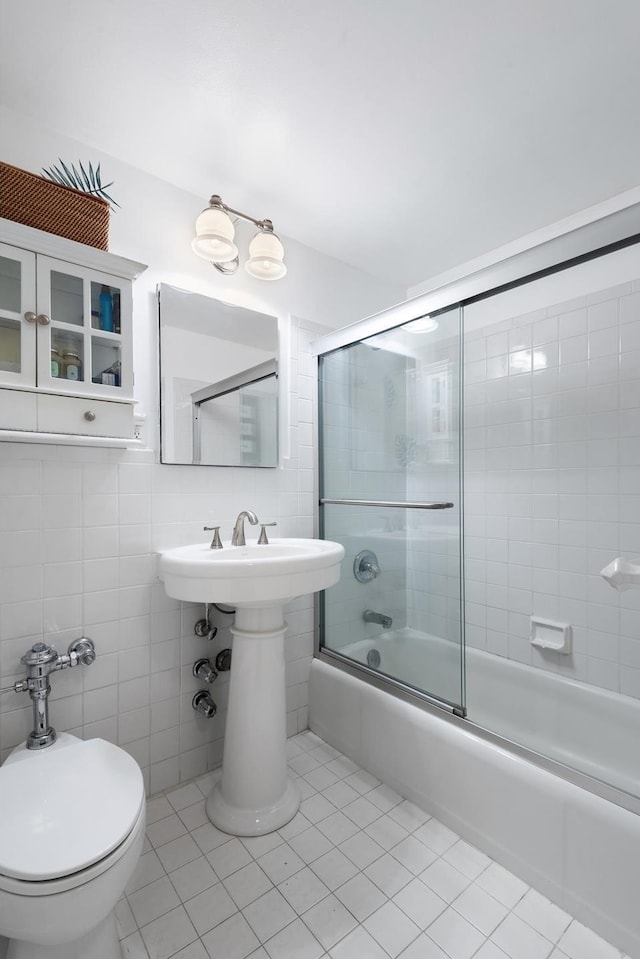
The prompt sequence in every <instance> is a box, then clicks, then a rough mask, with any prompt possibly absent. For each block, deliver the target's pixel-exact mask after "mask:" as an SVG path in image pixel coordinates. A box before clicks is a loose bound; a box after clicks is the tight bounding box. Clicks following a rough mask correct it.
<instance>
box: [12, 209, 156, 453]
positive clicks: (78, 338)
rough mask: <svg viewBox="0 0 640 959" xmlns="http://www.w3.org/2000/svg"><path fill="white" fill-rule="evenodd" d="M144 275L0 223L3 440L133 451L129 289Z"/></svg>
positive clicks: (138, 267)
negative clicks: (130, 448)
mask: <svg viewBox="0 0 640 959" xmlns="http://www.w3.org/2000/svg"><path fill="white" fill-rule="evenodd" d="M144 269H145V267H144V266H143V264H141V263H134V262H132V261H130V260H124V259H122V257H117V256H113V255H111V254H109V253H105V252H103V251H101V250H95V249H93V248H92V247H87V246H84V245H82V244H80V243H74V242H73V241H71V240H65V239H62V238H60V237H57V236H54V235H52V234H49V233H42V232H41V231H40V230H33V229H31V228H30V227H24V226H21V225H19V224H16V223H12V222H10V221H8V220H0V440H1V439H12V440H33V441H35V442H37V441H41V442H42V441H47V438H48V441H50V442H55V441H58V442H62V439H61V437H62V436H65V437H66V440H65V441H66V442H73V441H76V442H79V443H82V442H94V443H98V442H99V444H100V445H119V446H123V445H129V443H131V444H132V445H133V443H134V440H133V404H134V401H133V355H132V320H133V304H132V282H133V279H134V278H135V277H136V276H138V275H139V274H140V273H141V272H142V271H143V270H144ZM17 434H22V435H17Z"/></svg>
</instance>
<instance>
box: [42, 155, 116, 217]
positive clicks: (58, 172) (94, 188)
mask: <svg viewBox="0 0 640 959" xmlns="http://www.w3.org/2000/svg"><path fill="white" fill-rule="evenodd" d="M58 161H59V163H60V167H62V169H60V167H57V166H52V167H51V169H49V170H47V169H46V167H43V168H42V172H43V173H44V175H45V177H46V178H47V179H48V180H53V182H54V183H60V184H61V185H62V186H70V187H73V189H74V190H80V191H81V192H82V193H91V194H92V195H93V196H97V197H100V199H102V200H107V201H108V202H109V203H110V204H111V209H113V207H114V205H115V206H120V204H119V203H116V201H115V200H114V199H113V197H112V196H109V194H108V193H107V189H108V188H109V187H110V186H113V180H112V181H111V183H107V184H106V185H105V186H103V185H102V181H101V178H100V164H98V166H97V167H96V168H95V170H94V168H93V165H92V164H91V163H90V164H89V172H88V173H87V171H86V170H85V168H84V167H83V165H82V161H81V160H78V166H79V167H80V170H77V169H76V165H75V163H72V164H71V169H69V167H68V166H67V165H66V163H65V162H64V160H61V159H60V157H58Z"/></svg>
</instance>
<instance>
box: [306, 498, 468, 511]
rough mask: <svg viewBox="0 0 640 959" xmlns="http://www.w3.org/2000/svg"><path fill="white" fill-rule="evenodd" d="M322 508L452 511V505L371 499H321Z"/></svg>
mask: <svg viewBox="0 0 640 959" xmlns="http://www.w3.org/2000/svg"><path fill="white" fill-rule="evenodd" d="M320 504H321V505H322V506H387V507H391V509H453V507H454V504H453V503H397V502H391V501H389V500H373V499H321V500H320Z"/></svg>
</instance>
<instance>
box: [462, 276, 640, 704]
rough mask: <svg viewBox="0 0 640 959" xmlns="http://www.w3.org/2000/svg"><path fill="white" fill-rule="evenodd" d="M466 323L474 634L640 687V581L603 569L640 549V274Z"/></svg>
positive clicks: (619, 684) (537, 658)
mask: <svg viewBox="0 0 640 959" xmlns="http://www.w3.org/2000/svg"><path fill="white" fill-rule="evenodd" d="M487 303H488V301H487ZM483 309H484V311H485V315H486V313H487V304H486V303H485V304H484V306H483ZM465 323H466V324H468V325H467V329H470V330H471V331H470V332H467V334H466V337H465V355H466V367H465V372H466V388H465V447H466V463H465V489H466V498H465V523H466V530H467V536H466V548H465V560H466V586H467V632H466V635H467V642H468V643H469V644H470V645H472V646H476V647H478V648H481V649H486V650H488V651H489V652H492V653H495V654H497V655H500V656H508V657H509V658H511V659H514V660H518V661H520V662H524V663H527V664H530V665H533V666H536V667H539V668H541V669H547V670H552V671H554V672H558V673H563V674H565V675H568V676H571V677H573V678H575V679H579V680H581V681H583V682H587V683H592V684H594V685H597V686H601V687H604V688H606V689H611V690H614V691H618V692H621V693H624V694H626V695H628V696H635V697H639V696H640V593H639V592H638V591H634V590H631V591H629V592H626V593H621V594H619V593H617V592H615V591H614V590H612V589H611V588H610V587H609V586H608V585H607V584H606V583H605V582H604V581H603V580H602V579H601V578H600V576H599V572H600V570H601V569H602V568H603V567H604V566H605V565H606V564H607V563H609V562H610V561H611V560H612V559H614V558H615V557H616V556H618V555H621V554H630V555H634V554H636V555H637V554H639V553H640V507H639V504H640V495H638V494H639V493H640V281H639V280H632V281H630V282H628V283H623V284H621V285H616V286H613V287H608V288H606V289H602V290H599V291H597V292H591V293H589V294H587V295H584V296H579V297H575V298H573V299H572V300H570V301H569V302H562V303H557V304H554V305H551V306H548V307H545V308H541V309H538V310H537V311H535V312H532V313H528V314H525V315H519V316H515V317H513V318H508V319H506V320H505V319H502V318H501V319H500V320H499V321H498V322H494V323H492V322H491V321H490V320H489V322H485V323H484V325H483V326H482V327H481V328H478V329H476V328H474V326H475V325H476V324H475V313H474V306H473V305H472V306H470V307H468V308H466V309H465ZM531 615H536V616H541V617H545V618H548V619H553V620H558V621H561V622H566V623H570V624H571V626H572V629H573V651H572V653H571V655H570V656H564V655H561V654H558V653H553V652H547V651H541V650H540V649H536V648H534V647H532V646H531V645H530V643H529V617H530V616H531Z"/></svg>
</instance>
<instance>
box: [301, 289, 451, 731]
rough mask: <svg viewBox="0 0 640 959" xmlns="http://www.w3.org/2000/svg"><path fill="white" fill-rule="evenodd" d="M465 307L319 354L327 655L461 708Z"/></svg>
mask: <svg viewBox="0 0 640 959" xmlns="http://www.w3.org/2000/svg"><path fill="white" fill-rule="evenodd" d="M460 371H461V310H460V309H459V308H457V307H456V308H453V309H450V310H447V311H446V312H443V313H440V314H438V315H434V316H428V317H421V318H420V319H417V320H414V321H412V322H411V323H406V324H404V325H403V326H400V327H396V328H394V329H391V330H388V331H386V332H384V333H380V334H377V335H376V336H373V337H370V338H368V339H365V340H360V341H357V342H354V343H351V344H349V345H348V346H345V347H342V348H340V349H338V350H334V351H332V352H330V353H327V354H325V355H322V356H321V357H320V359H319V382H320V417H319V421H320V454H321V459H320V477H321V478H320V483H321V488H320V516H321V529H322V535H323V536H324V537H325V538H326V539H332V540H337V541H338V542H340V543H342V544H343V545H344V547H345V550H346V556H345V560H344V562H343V567H342V570H343V572H342V579H341V581H340V583H339V584H338V585H337V586H335V587H333V588H332V589H331V590H329V591H328V592H327V593H325V594H324V595H323V597H322V601H321V624H322V628H321V648H322V649H323V650H324V651H325V652H328V653H329V654H331V655H334V656H336V657H339V658H341V659H343V660H345V661H347V662H350V663H351V664H357V665H358V666H359V667H360V668H362V669H364V670H368V671H369V672H370V673H375V674H378V675H383V676H385V677H387V678H388V679H389V680H390V681H392V682H393V683H395V684H397V685H398V686H401V687H405V688H407V687H408V688H409V689H410V690H411V691H412V692H416V693H418V694H421V695H423V696H425V697H426V698H430V699H434V700H436V701H438V702H439V703H442V704H446V705H448V706H450V707H452V708H453V709H454V710H455V711H456V712H464V707H465V695H464V632H463V628H464V627H463V617H462V616H461V609H462V582H463V581H462V559H461V515H462V512H461V463H460V435H461V433H460V417H461V405H460V390H461V381H460V376H461V373H460Z"/></svg>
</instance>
